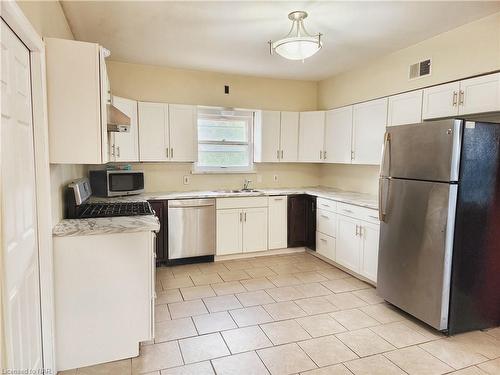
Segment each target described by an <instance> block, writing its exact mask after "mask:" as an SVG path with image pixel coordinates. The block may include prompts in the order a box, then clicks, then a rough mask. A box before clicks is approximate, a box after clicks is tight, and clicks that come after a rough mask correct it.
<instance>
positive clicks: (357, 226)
mask: <svg viewBox="0 0 500 375" xmlns="http://www.w3.org/2000/svg"><path fill="white" fill-rule="evenodd" d="M357 236H358V224H356V237H357Z"/></svg>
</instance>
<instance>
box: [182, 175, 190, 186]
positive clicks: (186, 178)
mask: <svg viewBox="0 0 500 375" xmlns="http://www.w3.org/2000/svg"><path fill="white" fill-rule="evenodd" d="M190 181H191V178H190V177H189V176H188V175H185V176H184V177H182V183H183V184H184V185H189V182H190Z"/></svg>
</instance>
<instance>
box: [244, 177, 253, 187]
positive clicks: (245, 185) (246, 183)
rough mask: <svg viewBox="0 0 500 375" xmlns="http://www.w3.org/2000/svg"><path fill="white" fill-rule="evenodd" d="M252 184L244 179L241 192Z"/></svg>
mask: <svg viewBox="0 0 500 375" xmlns="http://www.w3.org/2000/svg"><path fill="white" fill-rule="evenodd" d="M251 183H252V180H247V179H245V182H244V183H243V190H248V185H250V184H251Z"/></svg>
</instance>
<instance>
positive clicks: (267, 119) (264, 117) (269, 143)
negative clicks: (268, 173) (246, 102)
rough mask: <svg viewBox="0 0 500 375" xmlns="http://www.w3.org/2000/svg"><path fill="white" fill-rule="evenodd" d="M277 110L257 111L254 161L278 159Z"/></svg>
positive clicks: (278, 121) (275, 160)
mask: <svg viewBox="0 0 500 375" xmlns="http://www.w3.org/2000/svg"><path fill="white" fill-rule="evenodd" d="M280 121H281V114H280V112H279V111H259V112H257V114H256V118H255V127H254V139H255V142H254V160H255V161H256V162H278V161H279V159H280V155H281V154H280Z"/></svg>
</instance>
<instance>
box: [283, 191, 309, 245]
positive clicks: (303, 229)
mask: <svg viewBox="0 0 500 375" xmlns="http://www.w3.org/2000/svg"><path fill="white" fill-rule="evenodd" d="M287 242H288V247H299V246H306V247H308V248H310V249H312V250H316V197H313V196H310V195H307V194H297V195H290V196H288V241H287Z"/></svg>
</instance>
